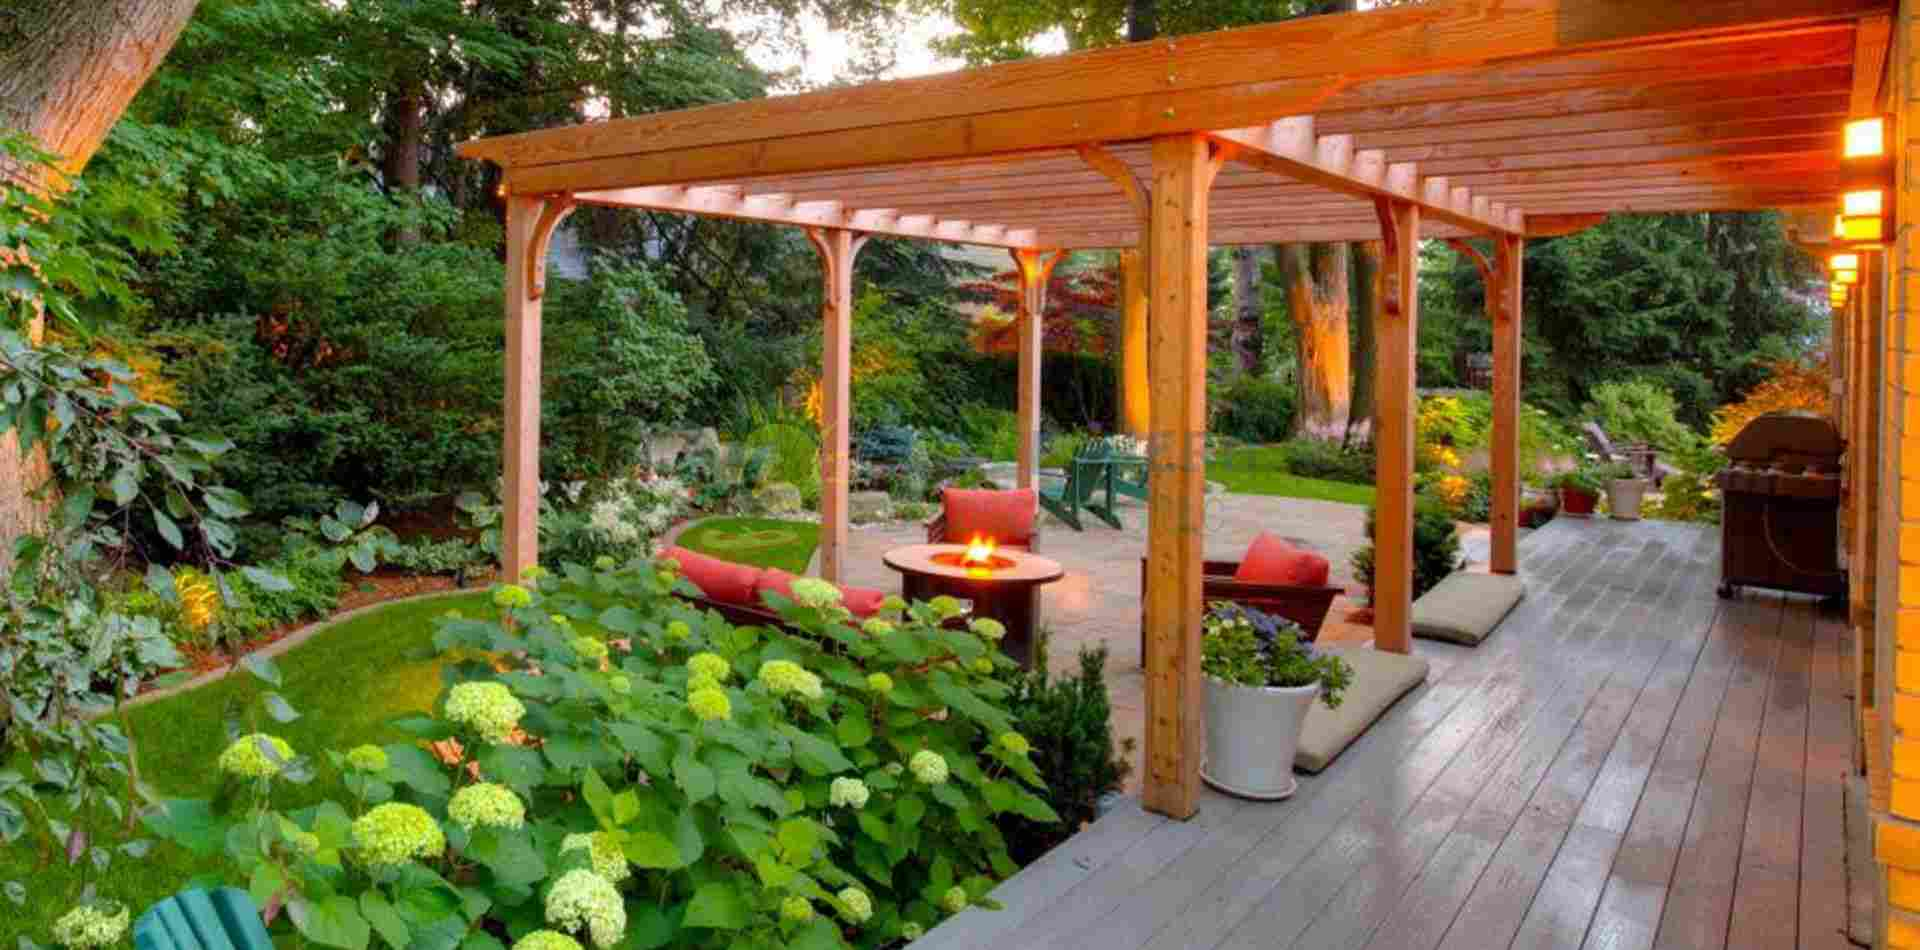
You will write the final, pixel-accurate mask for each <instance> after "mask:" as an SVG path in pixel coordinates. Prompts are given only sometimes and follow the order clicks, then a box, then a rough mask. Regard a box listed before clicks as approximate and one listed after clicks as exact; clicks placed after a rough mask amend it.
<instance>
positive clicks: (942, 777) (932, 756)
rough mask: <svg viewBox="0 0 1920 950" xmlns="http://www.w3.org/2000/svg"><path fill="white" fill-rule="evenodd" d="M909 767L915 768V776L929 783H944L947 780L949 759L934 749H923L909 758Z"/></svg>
mask: <svg viewBox="0 0 1920 950" xmlns="http://www.w3.org/2000/svg"><path fill="white" fill-rule="evenodd" d="M907 768H909V769H911V770H913V777H914V778H917V779H919V780H920V781H921V782H922V783H924V784H927V785H940V784H944V783H945V782H946V780H947V760H946V759H944V758H941V756H940V753H938V752H935V751H933V750H932V749H921V750H920V751H918V752H915V753H914V754H913V758H911V759H908V760H907Z"/></svg>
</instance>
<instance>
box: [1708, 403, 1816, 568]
mask: <svg viewBox="0 0 1920 950" xmlns="http://www.w3.org/2000/svg"><path fill="white" fill-rule="evenodd" d="M1844 450H1845V446H1844V444H1843V443H1842V442H1841V440H1840V433H1839V432H1838V431H1837V430H1835V429H1834V427H1833V423H1831V422H1829V421H1827V420H1826V419H1824V418H1822V417H1820V416H1814V415H1801V414H1797V413H1768V414H1767V415H1764V416H1760V417H1759V418H1757V419H1754V420H1753V421H1752V422H1749V423H1747V425H1746V428H1743V429H1741V430H1740V434H1739V435H1737V436H1734V438H1733V441H1732V442H1730V443H1728V444H1727V458H1728V461H1729V465H1728V467H1727V468H1726V469H1725V470H1724V471H1722V472H1721V473H1720V474H1719V475H1718V476H1717V477H1716V478H1715V484H1717V485H1719V486H1720V492H1721V498H1722V505H1721V509H1722V510H1721V517H1720V596H1722V597H1732V596H1733V595H1734V594H1735V593H1737V592H1738V591H1739V590H1740V588H1742V587H1765V588H1768V589H1771V590H1783V591H1794V592H1797V593H1802V594H1816V595H1820V596H1824V597H1830V598H1840V597H1844V596H1845V595H1846V592H1847V578H1846V574H1845V572H1843V571H1842V570H1841V569H1840V459H1841V453H1842V452H1843V451H1844Z"/></svg>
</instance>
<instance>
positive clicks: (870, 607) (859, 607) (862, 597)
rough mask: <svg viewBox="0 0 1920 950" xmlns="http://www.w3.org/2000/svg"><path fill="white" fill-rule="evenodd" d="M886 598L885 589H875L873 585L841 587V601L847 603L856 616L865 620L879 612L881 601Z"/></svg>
mask: <svg viewBox="0 0 1920 950" xmlns="http://www.w3.org/2000/svg"><path fill="white" fill-rule="evenodd" d="M886 599H887V594H886V592H885V591H878V590H874V589H873V588H871V587H847V586H842V587H841V588H840V602H841V603H842V604H845V605H846V608H847V610H848V611H849V612H851V613H852V614H853V615H854V616H856V617H859V618H861V619H863V620H864V619H866V618H868V617H871V616H873V615H874V614H877V613H879V612H880V602H881V601H883V600H886Z"/></svg>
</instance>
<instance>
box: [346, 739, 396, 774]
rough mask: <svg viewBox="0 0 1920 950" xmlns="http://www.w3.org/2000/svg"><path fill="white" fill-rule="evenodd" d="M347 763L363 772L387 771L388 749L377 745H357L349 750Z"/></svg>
mask: <svg viewBox="0 0 1920 950" xmlns="http://www.w3.org/2000/svg"><path fill="white" fill-rule="evenodd" d="M347 764H348V765H350V766H352V767H354V768H355V769H358V770H360V771H362V772H385V771H386V770H387V765H388V762H387V750H385V749H382V748H380V747H379V746H377V745H357V746H354V747H353V748H351V749H348V750H347Z"/></svg>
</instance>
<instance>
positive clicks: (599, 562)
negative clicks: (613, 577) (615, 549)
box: [593, 554, 617, 571]
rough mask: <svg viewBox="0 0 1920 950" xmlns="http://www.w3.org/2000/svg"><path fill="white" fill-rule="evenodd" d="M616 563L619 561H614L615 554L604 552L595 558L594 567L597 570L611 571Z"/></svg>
mask: <svg viewBox="0 0 1920 950" xmlns="http://www.w3.org/2000/svg"><path fill="white" fill-rule="evenodd" d="M615 563H617V562H615V561H614V559H613V555H611V554H602V555H600V556H599V557H597V558H594V559H593V569H594V570H596V571H611V570H613V567H614V564H615Z"/></svg>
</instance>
